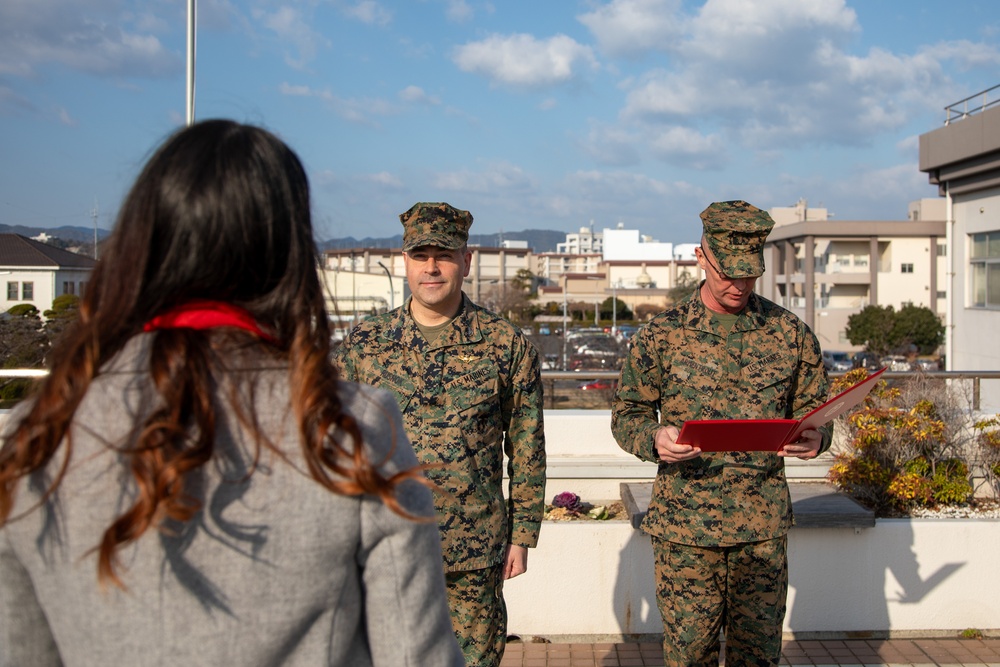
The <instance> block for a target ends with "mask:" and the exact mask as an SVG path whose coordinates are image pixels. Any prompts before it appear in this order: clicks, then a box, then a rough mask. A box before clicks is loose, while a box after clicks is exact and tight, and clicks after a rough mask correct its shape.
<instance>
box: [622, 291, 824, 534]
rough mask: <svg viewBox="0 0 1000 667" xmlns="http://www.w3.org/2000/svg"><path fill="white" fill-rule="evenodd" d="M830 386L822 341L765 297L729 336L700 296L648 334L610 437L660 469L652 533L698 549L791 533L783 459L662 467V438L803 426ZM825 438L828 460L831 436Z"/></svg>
mask: <svg viewBox="0 0 1000 667" xmlns="http://www.w3.org/2000/svg"><path fill="white" fill-rule="evenodd" d="M827 385H828V382H827V375H826V370H825V368H824V367H823V362H822V358H821V354H820V347H819V342H818V341H817V340H816V337H815V336H814V335H813V333H812V332H811V331H810V330H809V328H808V327H807V326H806V325H805V323H803V322H802V321H801V320H800V319H799V318H798V317H796V316H795V315H793V314H792V313H790V312H788V311H787V310H785V309H784V308H781V307H780V306H778V305H776V304H774V303H772V302H771V301H768V300H767V299H764V298H762V297H760V296H758V295H757V294H753V295H751V296H750V301H749V302H748V304H747V307H746V308H745V309H744V310H743V312H742V313H741V314H740V316H739V319H737V321H736V324H735V325H733V329H732V331H731V332H726V331H724V330H723V329H722V328H721V327H720V326H719V325H717V324H715V323H713V320H712V316H711V312H710V311H709V310H708V309H707V308H706V307H705V305H704V303H703V302H702V300H701V296H700V288H699V289H696V290H695V291H694V293H693V294H692V295H691V296H690V297H688V298H687V299H685V300H684V301H682V302H681V303H679V304H677V305H676V306H675V307H673V308H671V309H669V310H666V311H664V312H663V313H660V314H659V315H657V316H656V317H655V318H654V319H653V320H651V321H650V322H649V323H648V324H647V325H646V326H644V327H642V328H640V329H639V331H638V332H637V333H636V334H635V336H633V338H632V346H631V348H630V350H629V354H628V357H627V359H626V360H625V363H624V365H623V367H622V371H621V378H620V380H619V383H618V391H617V393H616V395H615V401H614V406H613V410H612V418H611V430H612V432H613V433H614V436H615V440H617V442H618V445H619V446H620V447H621V448H622V449H624V450H625V451H628V452H630V453H632V454H634V455H635V456H638V457H639V458H640V459H643V460H645V461H655V462H658V463H659V468H658V470H657V474H656V480H655V482H654V484H653V497H652V500H651V502H650V505H649V511H648V512H647V514H646V518H645V519H644V520H643V524H642V528H643V530H645V531H646V532H647V533H649V534H651V535H654V536H657V537H660V538H662V539H665V540H667V541H671V542H678V543H681V544H692V545H698V546H729V545H734V544H741V543H747V542H757V541H761V540H766V539H771V538H775V537H780V536H781V535H784V534H785V533H786V532H788V529H789V528H790V527H791V525H792V511H791V497H790V495H789V492H788V485H787V483H786V482H785V467H784V460H783V459H782V458H781V457H779V456H778V455H777V454H774V453H771V452H719V453H712V452H705V453H703V454H702V455H701V456H700V457H698V458H695V459H692V460H689V461H682V462H680V463H672V464H671V463H664V462H662V461H659V459H658V457H657V455H656V450H655V447H654V445H653V436H654V434H655V433H656V431H657V430H659V429H660V428H661V427H662V426H669V425H672V426H676V427H677V428H678V429H679V428H680V427H681V426H682V425H683V423H684V422H685V421H687V420H689V419H787V418H799V417H802V416H804V415H805V414H806V413H808V412H809V411H810V410H811V409H813V408H815V407H817V406H819V405H821V404H822V403H823V402H824V401H825V400H826V398H827V392H828V386H827ZM658 413H659V419H658V418H657V415H658ZM821 432H822V433H823V445H822V451H825V450H826V449H827V448H829V446H830V440H831V436H832V433H833V431H832V427H831V426H829V425H827V426H825V427H823V429H821Z"/></svg>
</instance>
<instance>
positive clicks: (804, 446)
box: [778, 429, 823, 461]
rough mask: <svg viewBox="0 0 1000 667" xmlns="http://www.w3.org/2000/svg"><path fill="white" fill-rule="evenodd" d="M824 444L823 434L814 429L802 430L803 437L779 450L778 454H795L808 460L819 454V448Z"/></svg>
mask: <svg viewBox="0 0 1000 667" xmlns="http://www.w3.org/2000/svg"><path fill="white" fill-rule="evenodd" d="M822 444H823V435H822V434H821V433H820V432H819V431H816V430H814V429H809V430H808V431H803V432H802V437H801V438H799V439H798V440H797V441H796V442H791V443H788V444H787V445H785V446H784V447H782V448H781V449H779V450H778V456H795V457H797V458H800V459H802V460H803V461H807V460H809V459H814V458H816V457H817V456H819V448H820V447H821V446H822Z"/></svg>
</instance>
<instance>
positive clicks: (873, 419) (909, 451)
mask: <svg viewBox="0 0 1000 667" xmlns="http://www.w3.org/2000/svg"><path fill="white" fill-rule="evenodd" d="M865 377H867V372H866V371H864V370H862V369H858V370H855V371H851V372H850V373H847V374H846V375H844V376H843V377H841V378H840V379H838V380H837V381H836V382H834V383H833V387H832V389H831V391H832V392H833V393H838V392H840V391H843V390H844V389H846V388H847V387H849V386H851V385H852V384H855V383H857V382H860V381H861V380H863V379H864V378H865ZM961 398H962V397H961V396H960V395H958V394H957V392H955V391H952V390H951V389H949V387H948V386H947V385H946V384H945V383H944V382H943V381H938V380H933V379H931V378H927V377H926V376H924V375H922V374H916V375H914V376H913V378H911V379H908V380H906V381H904V382H899V383H896V384H893V385H890V384H889V383H887V382H886V381H885V380H882V381H880V382H879V383H878V385H876V387H875V388H874V389H873V390H872V392H871V394H869V396H868V398H867V399H865V402H864V403H863V404H862V405H861V406H860V407H859V408H858V409H857V410H856V411H854V412H853V413H851V414H849V415H848V416H847V417H846V418H845V419H843V420H841V424H840V428H843V429H844V430H845V431H846V434H847V439H846V441H847V445H846V448H845V449H844V450H843V451H840V452H839V453H837V454H836V457H835V461H834V464H833V465H832V466H831V468H830V473H829V476H828V478H829V480H830V481H831V482H832V483H833V484H834V485H836V486H837V487H838V488H840V489H842V490H844V491H845V492H847V493H849V494H850V495H851V496H853V497H854V498H856V499H857V500H859V501H860V502H862V503H863V504H865V505H867V506H868V507H870V508H871V509H872V510H874V511H875V513H876V514H877V515H880V516H886V515H889V514H892V513H894V512H906V511H908V510H911V509H914V508H916V507H928V506H934V505H937V504H942V503H945V504H960V505H961V504H968V503H969V501H970V500H971V498H972V497H973V495H974V489H973V486H972V481H971V474H970V463H969V460H970V459H972V460H973V461H976V460H977V454H976V451H975V450H974V449H973V448H970V447H969V446H968V445H969V444H970V442H969V441H970V436H969V432H968V429H967V424H968V415H969V410H968V408H967V406H966V405H963V404H962V400H961ZM977 427H978V425H977ZM978 433H979V435H978V438H979V440H980V441H982V442H990V443H993V448H992V450H991V451H992V452H993V453H994V454H995V458H993V459H991V460H990V467H991V469H992V470H994V473H993V481H994V483H997V481H998V480H1000V420H993V421H992V422H990V424H988V425H987V424H983V425H982V428H979V431H978Z"/></svg>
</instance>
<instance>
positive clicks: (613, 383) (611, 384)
mask: <svg viewBox="0 0 1000 667" xmlns="http://www.w3.org/2000/svg"><path fill="white" fill-rule="evenodd" d="M578 388H579V389H583V390H592V389H605V390H611V389H617V388H618V380H592V381H590V382H584V383H583V384H581V385H580V386H579V387H578Z"/></svg>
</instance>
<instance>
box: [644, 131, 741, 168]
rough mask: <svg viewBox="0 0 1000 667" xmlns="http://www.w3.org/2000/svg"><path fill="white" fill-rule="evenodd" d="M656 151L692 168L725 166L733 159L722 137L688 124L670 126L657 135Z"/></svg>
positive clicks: (668, 158) (660, 156) (655, 141)
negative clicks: (700, 130)
mask: <svg viewBox="0 0 1000 667" xmlns="http://www.w3.org/2000/svg"><path fill="white" fill-rule="evenodd" d="M652 151H653V154H654V155H656V156H657V157H659V158H660V159H662V160H664V161H666V162H669V163H671V164H675V165H677V166H681V167H687V168H690V169H699V170H702V169H721V168H723V167H725V166H726V165H727V164H728V162H729V151H728V150H727V146H726V142H725V140H724V139H723V138H722V137H720V136H719V135H717V134H710V135H705V134H702V133H700V132H698V131H697V130H693V129H691V128H688V127H671V128H668V129H667V130H666V131H665V132H663V133H662V134H660V135H659V136H657V137H656V138H655V139H654V141H653V144H652Z"/></svg>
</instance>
